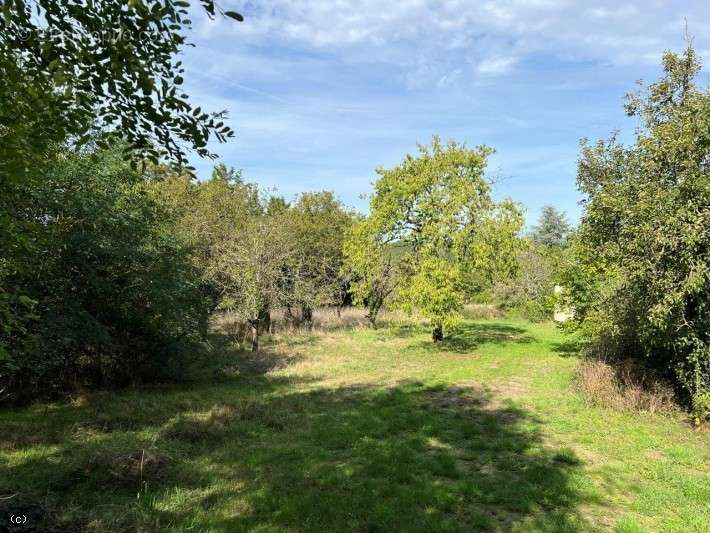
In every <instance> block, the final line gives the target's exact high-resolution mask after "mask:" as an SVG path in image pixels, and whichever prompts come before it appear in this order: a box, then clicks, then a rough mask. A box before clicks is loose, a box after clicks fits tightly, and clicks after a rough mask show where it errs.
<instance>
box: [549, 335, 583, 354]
mask: <svg viewBox="0 0 710 533" xmlns="http://www.w3.org/2000/svg"><path fill="white" fill-rule="evenodd" d="M583 349H584V343H583V342H582V341H579V340H574V339H568V340H565V341H562V342H555V343H553V344H552V351H553V352H555V353H557V354H559V355H560V356H561V357H577V356H579V355H580V354H581V352H582V350H583Z"/></svg>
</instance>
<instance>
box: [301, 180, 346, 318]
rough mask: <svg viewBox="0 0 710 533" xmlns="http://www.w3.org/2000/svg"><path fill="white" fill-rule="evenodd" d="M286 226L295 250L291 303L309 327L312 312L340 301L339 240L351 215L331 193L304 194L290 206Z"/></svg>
mask: <svg viewBox="0 0 710 533" xmlns="http://www.w3.org/2000/svg"><path fill="white" fill-rule="evenodd" d="M288 223H289V224H290V233H291V236H292V239H293V243H294V247H295V250H296V253H295V254H294V256H293V261H292V263H291V265H290V270H291V271H290V275H291V280H290V281H291V283H290V285H291V290H292V291H293V301H294V302H295V303H296V304H297V305H299V306H300V307H301V319H302V320H303V321H304V322H306V324H310V323H311V321H312V317H313V309H315V308H316V307H319V306H322V305H332V304H337V303H338V302H339V301H340V293H341V278H340V272H341V266H342V263H343V240H344V238H345V234H346V231H347V228H348V226H349V225H350V223H351V215H350V214H349V213H348V212H347V211H346V210H345V208H344V207H343V205H342V204H341V203H340V201H338V199H337V198H336V197H335V195H334V194H333V193H332V192H330V191H322V192H308V193H302V194H301V195H299V196H298V198H297V199H296V201H295V202H294V203H293V205H292V206H291V209H290V210H289V219H288Z"/></svg>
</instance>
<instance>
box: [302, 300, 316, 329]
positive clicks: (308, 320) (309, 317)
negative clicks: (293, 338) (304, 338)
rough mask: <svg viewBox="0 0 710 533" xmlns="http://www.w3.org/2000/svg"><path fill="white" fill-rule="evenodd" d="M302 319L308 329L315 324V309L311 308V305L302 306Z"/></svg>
mask: <svg viewBox="0 0 710 533" xmlns="http://www.w3.org/2000/svg"><path fill="white" fill-rule="evenodd" d="M301 321H302V322H305V324H306V327H308V329H311V327H312V326H313V309H311V308H310V306H308V305H302V306H301Z"/></svg>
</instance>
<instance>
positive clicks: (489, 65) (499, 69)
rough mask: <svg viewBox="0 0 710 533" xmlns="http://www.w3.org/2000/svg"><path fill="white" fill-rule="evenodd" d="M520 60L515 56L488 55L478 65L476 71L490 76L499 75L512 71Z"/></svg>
mask: <svg viewBox="0 0 710 533" xmlns="http://www.w3.org/2000/svg"><path fill="white" fill-rule="evenodd" d="M517 62H518V60H517V58H515V57H487V58H486V59H484V60H483V61H481V62H480V63H479V64H478V66H477V67H476V72H478V73H479V74H484V75H488V76H499V75H501V74H505V73H507V72H510V70H511V69H512V68H513V66H515V64H516V63H517Z"/></svg>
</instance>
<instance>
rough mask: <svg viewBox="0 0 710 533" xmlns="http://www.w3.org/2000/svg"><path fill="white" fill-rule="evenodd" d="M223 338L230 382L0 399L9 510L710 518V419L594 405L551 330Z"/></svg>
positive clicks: (156, 525) (639, 524)
mask: <svg viewBox="0 0 710 533" xmlns="http://www.w3.org/2000/svg"><path fill="white" fill-rule="evenodd" d="M215 342H217V343H222V345H223V347H224V350H225V354H226V356H227V358H228V360H229V361H230V367H229V368H228V369H227V372H225V373H224V375H223V376H222V377H221V378H220V379H219V380H218V381H212V382H209V383H199V384H191V385H183V386H180V387H160V388H151V389H149V390H142V391H127V392H124V393H120V394H108V393H106V394H95V395H87V396H85V397H81V398H79V399H76V400H74V401H72V402H63V403H53V404H48V405H47V404H42V405H35V406H32V407H29V408H25V409H22V410H14V411H7V410H6V411H2V412H0V430H1V432H0V496H1V497H2V498H3V499H2V500H0V509H2V510H3V511H4V512H5V513H9V512H15V513H18V512H21V513H23V514H25V515H26V516H27V517H28V526H30V525H32V527H36V528H37V529H39V530H46V529H50V530H51V529H52V528H54V529H56V530H61V531H65V530H69V531H71V530H81V531H85V530H88V531H134V530H140V531H159V530H178V531H200V532H202V531H318V532H321V531H408V532H411V531H479V530H493V531H525V532H527V531H585V530H616V531H625V532H631V531H699V532H700V531H708V530H710V433H709V432H707V431H693V430H692V429H690V427H689V426H688V425H687V423H686V422H685V421H684V419H683V416H682V415H681V414H678V415H672V416H668V415H665V416H661V415H653V414H643V413H642V414H639V413H624V412H616V411H612V410H608V409H603V408H598V407H593V406H589V405H587V404H586V403H585V402H584V400H583V399H582V398H581V397H579V395H578V394H576V393H575V391H574V388H573V376H574V368H575V365H576V364H577V358H576V355H575V353H574V349H573V346H571V345H570V344H569V342H566V339H565V338H564V337H563V336H562V334H561V333H559V332H558V331H557V330H556V329H555V327H554V326H553V325H546V324H544V325H533V324H530V323H527V322H523V321H503V320H492V321H478V322H476V321H467V322H464V323H463V324H461V326H460V327H459V328H458V330H457V331H456V332H455V334H453V335H451V336H450V337H449V339H447V340H446V341H445V342H444V343H443V344H441V345H438V346H434V345H433V344H432V343H431V342H430V340H429V332H428V331H427V330H426V329H424V328H422V327H420V326H417V325H411V324H410V325H407V324H405V323H399V324H392V325H390V327H386V328H381V329H378V330H367V329H362V328H350V329H340V330H330V331H322V332H313V333H309V334H306V333H288V334H282V335H278V334H277V335H275V336H274V338H273V340H272V341H271V343H270V344H269V345H268V346H266V348H265V350H264V353H262V354H259V355H258V356H252V355H251V354H242V353H239V352H237V351H236V350H231V348H230V345H229V344H228V341H227V339H226V337H223V336H222V337H220V336H219V335H218V334H216V335H215ZM1 519H2V518H0V520H1ZM3 525H4V524H0V530H2V527H3ZM43 528H44V529H43Z"/></svg>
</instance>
